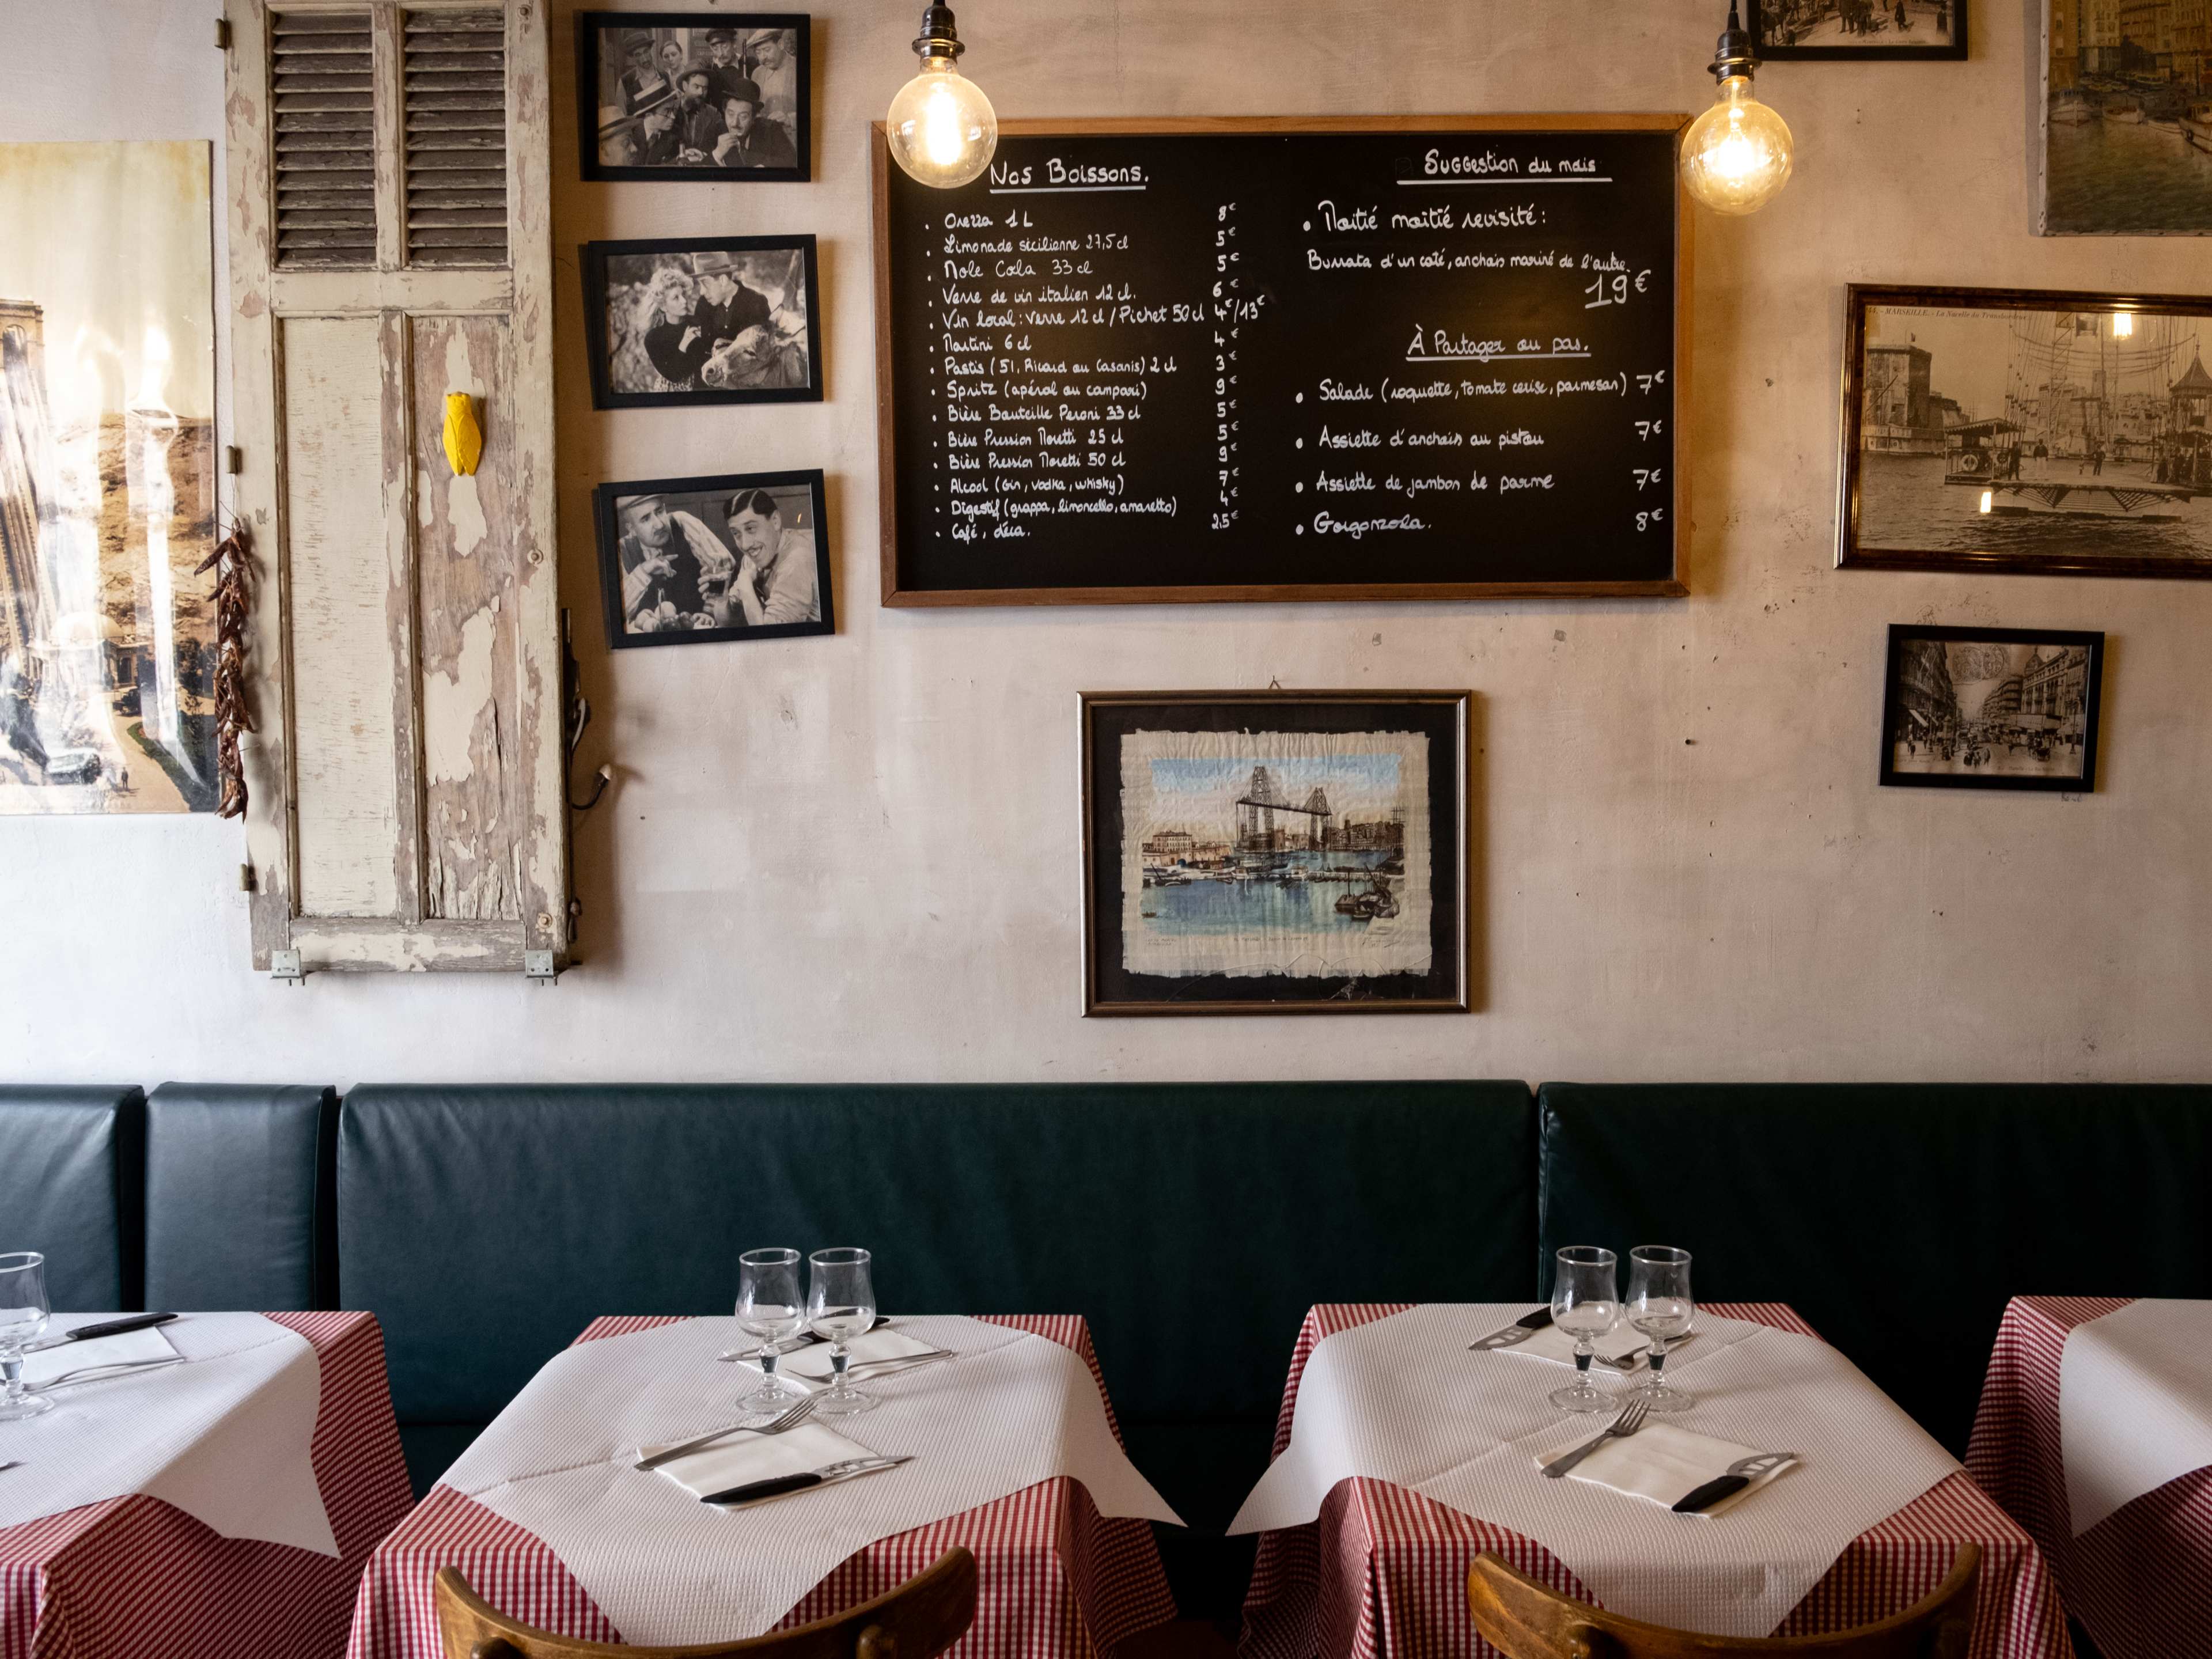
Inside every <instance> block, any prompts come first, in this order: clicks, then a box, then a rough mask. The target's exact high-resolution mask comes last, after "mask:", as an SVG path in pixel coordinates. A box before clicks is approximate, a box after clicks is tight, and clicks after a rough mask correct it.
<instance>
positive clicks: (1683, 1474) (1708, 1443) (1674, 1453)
mask: <svg viewBox="0 0 2212 1659" xmlns="http://www.w3.org/2000/svg"><path fill="white" fill-rule="evenodd" d="M1581 1443H1582V1442H1577V1444H1581ZM1572 1449H1573V1447H1568V1448H1567V1449H1566V1450H1567V1451H1571V1450H1572ZM1564 1455H1565V1451H1561V1452H1554V1453H1553V1455H1552V1457H1560V1456H1564ZM1758 1455H1759V1448H1757V1447H1756V1446H1739V1445H1737V1444H1736V1443H1735V1442H1734V1441H1733V1440H1715V1439H1713V1438H1711V1437H1710V1436H1707V1435H1702V1434H1692V1433H1691V1432H1690V1431H1689V1430H1687V1429H1681V1428H1677V1427H1675V1426H1674V1425H1673V1424H1672V1423H1653V1422H1649V1421H1647V1422H1646V1423H1645V1424H1644V1426H1643V1428H1642V1429H1640V1430H1638V1431H1637V1432H1636V1433H1634V1434H1632V1435H1628V1436H1626V1437H1623V1438H1620V1439H1617V1440H1608V1441H1607V1442H1606V1443H1605V1444H1603V1445H1602V1446H1600V1447H1599V1448H1598V1449H1596V1450H1595V1451H1594V1452H1592V1453H1591V1454H1590V1455H1589V1456H1588V1457H1585V1458H1584V1459H1583V1461H1582V1462H1579V1463H1577V1465H1575V1467H1574V1468H1571V1469H1570V1470H1568V1471H1567V1474H1566V1476H1565V1478H1566V1479H1567V1480H1583V1481H1587V1482H1589V1484H1590V1485H1591V1486H1609V1487H1611V1488H1612V1489H1613V1491H1614V1492H1626V1494H1627V1495H1628V1496H1629V1497H1631V1498H1642V1499H1644V1502H1646V1503H1648V1504H1657V1505H1658V1506H1659V1507H1660V1508H1661V1509H1663V1510H1671V1509H1673V1508H1674V1505H1675V1504H1679V1503H1680V1502H1681V1501H1682V1500H1683V1499H1684V1498H1687V1497H1688V1496H1689V1495H1690V1494H1691V1493H1692V1492H1695V1491H1697V1489H1698V1488H1699V1487H1700V1486H1704V1485H1705V1482H1706V1481H1708V1480H1719V1479H1720V1478H1721V1476H1723V1475H1724V1474H1727V1473H1728V1472H1729V1469H1730V1468H1732V1467H1733V1466H1734V1465H1735V1464H1736V1463H1737V1462H1741V1460H1743V1459H1745V1458H1747V1457H1756V1456H1758ZM1551 1461H1552V1458H1551V1457H1540V1458H1538V1459H1536V1460H1535V1462H1536V1467H1537V1468H1543V1467H1544V1466H1545V1465H1546V1464H1547V1463H1549V1462H1551ZM1789 1467H1790V1465H1789V1464H1787V1463H1784V1464H1779V1465H1778V1466H1776V1467H1775V1468H1771V1469H1768V1470H1766V1471H1765V1473H1764V1474H1757V1475H1753V1477H1752V1478H1751V1484H1750V1485H1749V1486H1746V1487H1744V1488H1743V1490H1742V1491H1741V1492H1736V1493H1735V1494H1734V1495H1733V1496H1731V1497H1728V1498H1723V1499H1721V1501H1720V1502H1719V1503H1717V1504H1712V1505H1711V1506H1710V1507H1709V1508H1706V1509H1702V1510H1698V1511H1697V1513H1698V1514H1699V1515H1704V1516H1713V1515H1724V1514H1726V1513H1727V1512H1728V1511H1729V1510H1732V1509H1734V1508H1735V1506H1736V1505H1737V1504H1741V1502H1743V1500H1744V1499H1745V1498H1748V1497H1750V1496H1751V1495H1752V1493H1753V1492H1757V1491H1758V1490H1759V1488H1760V1487H1761V1486H1765V1484H1766V1483H1767V1482H1768V1481H1770V1480H1772V1479H1774V1477H1775V1476H1776V1475H1778V1474H1780V1473H1781V1472H1782V1471H1783V1470H1784V1469H1785V1468H1789Z"/></svg>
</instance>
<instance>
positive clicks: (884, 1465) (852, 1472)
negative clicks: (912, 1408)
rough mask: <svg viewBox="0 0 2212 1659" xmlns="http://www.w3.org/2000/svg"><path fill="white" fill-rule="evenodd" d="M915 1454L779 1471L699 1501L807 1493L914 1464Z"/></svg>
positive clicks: (731, 1501)
mask: <svg viewBox="0 0 2212 1659" xmlns="http://www.w3.org/2000/svg"><path fill="white" fill-rule="evenodd" d="M911 1462H914V1459H913V1458H912V1457H910V1456H909V1457H848V1458H847V1459H846V1460H845V1461H844V1462H842V1463H824V1464H823V1466H822V1467H821V1468H818V1469H810V1470H808V1471H807V1472H806V1473H805V1474H780V1475H777V1476H776V1477H775V1479H773V1480H753V1481H749V1482H747V1483H746V1484H745V1485H744V1486H732V1487H730V1488H729V1489H728V1490H727V1491H726V1492H708V1494H707V1495H706V1496H705V1497H703V1498H701V1499H700V1500H699V1501H700V1502H701V1503H702V1504H750V1503H751V1502H752V1501H753V1500H754V1499H755V1498H776V1497H781V1495H782V1494H783V1493H785V1492H805V1490H806V1489H807V1488H808V1487H809V1486H835V1485H836V1483H837V1482H838V1481H840V1480H852V1479H853V1478H854V1476H856V1475H862V1474H875V1473H876V1472H877V1471H878V1469H895V1468H897V1467H898V1466H899V1465H900V1464H902V1463H911Z"/></svg>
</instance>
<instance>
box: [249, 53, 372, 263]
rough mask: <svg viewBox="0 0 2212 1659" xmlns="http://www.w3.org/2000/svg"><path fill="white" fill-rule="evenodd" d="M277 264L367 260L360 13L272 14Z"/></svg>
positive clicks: (367, 65)
mask: <svg viewBox="0 0 2212 1659" xmlns="http://www.w3.org/2000/svg"><path fill="white" fill-rule="evenodd" d="M271 21H272V24H273V28H272V32H271V40H270V51H271V54H272V56H271V60H270V80H271V82H272V90H273V93H274V105H275V110H274V113H275V131H276V158H275V169H276V259H275V261H274V263H275V264H276V268H277V269H278V270H302V269H310V268H313V267H318V266H321V267H338V268H356V267H362V266H368V265H374V264H375V263H376V162H375V132H374V123H375V112H374V107H373V106H374V84H375V72H374V52H373V49H372V46H371V37H370V29H369V19H368V13H367V12H366V11H357V12H356V11H343V12H332V11H310V12H278V13H276V14H275V15H274V17H273V18H272V20H271Z"/></svg>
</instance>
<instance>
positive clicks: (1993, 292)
mask: <svg viewBox="0 0 2212 1659" xmlns="http://www.w3.org/2000/svg"><path fill="white" fill-rule="evenodd" d="M1845 303H1846V306H1847V307H1848V310H1847V315H1846V318H1845V327H1844V410H1843V423H1842V431H1843V455H1842V460H1841V465H1840V466H1839V467H1838V477H1839V480H1840V486H1841V492H1842V500H1841V502H1840V503H1839V507H1838V513H1837V515H1836V517H1837V540H1838V547H1837V560H1836V562H1837V563H1838V564H1841V565H1846V566H1875V567H1886V568H1890V569H1893V570H1955V571H1976V572H1990V573H2002V572H2027V573H2039V574H2057V575H2075V576H2083V575H2093V576H2168V577H2182V576H2190V577H2205V576H2212V371H2208V369H2207V367H2206V362H2205V359H2206V358H2207V356H2212V299H2204V298H2188V297H2180V296H2176V295H2123V294H2096V293H2080V292H2070V291H2067V292H2062V291H2053V290H2045V289H1952V288H1862V287H1857V286H1854V287H1852V288H1851V289H1850V290H1849V293H1848V298H1847V300H1846V302H1845Z"/></svg>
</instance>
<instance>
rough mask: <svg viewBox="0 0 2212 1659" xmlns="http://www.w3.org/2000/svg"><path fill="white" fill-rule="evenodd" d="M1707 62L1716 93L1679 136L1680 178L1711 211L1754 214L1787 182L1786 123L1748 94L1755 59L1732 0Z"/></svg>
mask: <svg viewBox="0 0 2212 1659" xmlns="http://www.w3.org/2000/svg"><path fill="white" fill-rule="evenodd" d="M1708 67H1709V68H1711V70H1712V72H1713V78H1714V79H1715V80H1717V81H1718V82H1720V83H1721V90H1720V96H1719V98H1718V99H1717V100H1715V101H1714V104H1713V106H1712V107H1711V109H1709V110H1707V111H1706V112H1705V113H1704V114H1703V115H1700V116H1699V118H1697V119H1696V120H1694V121H1692V122H1691V123H1690V130H1689V131H1687V132H1686V133H1684V134H1683V135H1682V182H1683V183H1684V184H1686V185H1688V186H1689V188H1690V194H1691V195H1692V196H1694V197H1697V198H1698V199H1699V201H1700V202H1703V203H1704V204H1705V205H1706V206H1707V207H1709V208H1711V209H1712V210H1713V211H1714V212H1716V213H1756V212H1758V211H1759V209H1761V208H1763V207H1765V205H1766V204H1767V203H1768V202H1769V201H1770V200H1771V199H1772V197H1774V195H1775V193H1776V192H1777V191H1779V190H1780V189H1781V188H1782V186H1783V185H1786V184H1788V183H1789V182H1790V127H1789V124H1788V123H1787V122H1785V121H1784V120H1783V118H1781V117H1780V116H1778V115H1777V114H1776V113H1775V112H1773V111H1772V110H1771V109H1769V108H1767V106H1765V105H1764V104H1762V103H1760V102H1759V100H1758V99H1757V98H1756V97H1754V96H1753V94H1752V90H1751V74H1752V71H1753V70H1755V69H1757V68H1758V67H1759V60H1758V59H1757V58H1754V57H1753V55H1752V41H1751V36H1750V35H1748V34H1747V33H1745V32H1744V27H1743V25H1742V23H1741V21H1738V19H1737V17H1736V9H1735V0H1729V15H1728V27H1726V28H1725V29H1723V30H1722V31H1721V39H1720V46H1719V49H1718V50H1717V52H1714V54H1713V61H1712V63H1711V64H1710V65H1708Z"/></svg>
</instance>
